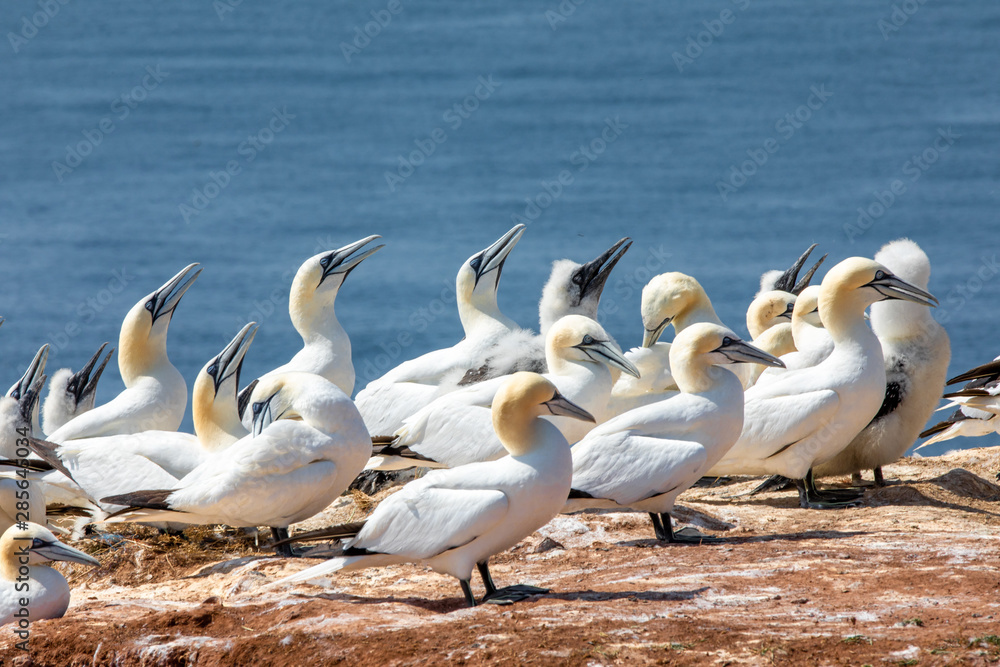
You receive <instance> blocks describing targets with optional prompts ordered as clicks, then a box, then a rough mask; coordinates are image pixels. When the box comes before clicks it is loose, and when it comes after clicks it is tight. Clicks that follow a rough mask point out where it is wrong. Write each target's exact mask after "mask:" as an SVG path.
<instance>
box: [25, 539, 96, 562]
mask: <svg viewBox="0 0 1000 667" xmlns="http://www.w3.org/2000/svg"><path fill="white" fill-rule="evenodd" d="M28 551H31V552H34V553H36V554H38V555H39V556H41V557H42V558H45V559H48V560H53V561H54V560H61V561H65V562H67V563H79V564H81V565H94V566H96V567H100V565H101V561H99V560H97V559H96V558H94V557H93V556H88V555H87V554H85V553H83V552H82V551H80V550H78V549H74V548H73V547H71V546H67V545H65V544H63V543H62V542H59V541H55V542H47V541H43V540H40V539H38V538H35V539H34V540H32V542H31V547H29V548H28Z"/></svg>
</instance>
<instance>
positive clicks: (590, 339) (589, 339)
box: [583, 334, 594, 345]
mask: <svg viewBox="0 0 1000 667" xmlns="http://www.w3.org/2000/svg"><path fill="white" fill-rule="evenodd" d="M593 343H594V339H593V337H591V335H590V334H585V335H584V336H583V344H584V345H593Z"/></svg>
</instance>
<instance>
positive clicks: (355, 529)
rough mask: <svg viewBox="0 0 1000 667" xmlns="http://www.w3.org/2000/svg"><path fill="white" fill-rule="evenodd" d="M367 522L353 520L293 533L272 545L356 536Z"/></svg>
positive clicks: (278, 545)
mask: <svg viewBox="0 0 1000 667" xmlns="http://www.w3.org/2000/svg"><path fill="white" fill-rule="evenodd" d="M366 523H367V520H365V521H353V522H351V523H342V524H340V525H339V526H330V527H329V528H320V529H319V530H311V531H309V532H308V533H299V534H298V535H292V536H290V537H286V538H285V539H283V540H278V541H277V542H274V543H272V544H271V547H272V548H273V547H280V546H283V545H285V544H293V543H296V542H318V541H320V540H329V539H346V538H349V537H354V536H355V535H357V534H358V533H360V532H361V529H362V528H364V527H365V524H366Z"/></svg>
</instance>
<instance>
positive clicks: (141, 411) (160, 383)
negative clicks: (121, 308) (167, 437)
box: [49, 264, 201, 442]
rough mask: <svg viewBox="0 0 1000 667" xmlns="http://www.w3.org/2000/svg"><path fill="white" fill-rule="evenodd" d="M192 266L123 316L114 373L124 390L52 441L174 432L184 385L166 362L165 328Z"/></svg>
mask: <svg viewBox="0 0 1000 667" xmlns="http://www.w3.org/2000/svg"><path fill="white" fill-rule="evenodd" d="M197 267H198V265H197V264H191V265H189V266H187V267H185V268H184V269H183V270H181V272H180V273H178V274H177V275H176V276H174V277H173V278H171V279H170V280H169V281H167V283H166V284H164V285H163V287H161V288H160V289H158V290H156V291H155V292H153V293H152V294H150V295H149V296H147V297H145V298H144V299H142V300H141V301H139V302H138V303H137V304H135V306H133V307H132V309H131V310H130V311H129V312H128V314H127V315H126V316H125V320H124V321H123V322H122V328H121V335H120V337H119V339H118V370H119V372H120V373H121V377H122V381H123V382H124V383H125V390H124V391H122V392H121V393H120V394H118V395H117V396H116V397H115V398H113V399H112V400H111V401H109V402H107V403H105V404H103V405H99V406H97V407H95V408H93V409H91V410H89V411H87V412H85V413H83V414H82V415H79V416H77V417H75V418H73V419H71V420H70V421H69V422H67V423H66V424H64V425H63V426H62V427H60V428H58V429H56V431H55V432H54V433H50V434H49V439H50V440H51V441H52V442H65V441H67V440H73V439H76V438H92V437H96V436H102V435H115V434H119V433H139V432H141V431H149V430H161V431H176V430H177V428H178V427H179V426H180V425H181V420H182V419H183V418H184V409H185V407H186V406H187V385H186V384H185V382H184V378H183V377H182V376H181V374H180V372H179V371H178V370H177V369H176V368H174V366H173V364H171V363H170V359H168V358H167V328H168V327H169V326H170V318H171V316H172V315H173V313H174V309H175V308H176V307H177V304H178V303H180V300H181V297H183V296H184V293H185V292H186V291H187V290H188V288H189V287H191V285H192V284H193V283H194V281H195V280H196V279H197V278H198V274H200V273H201V269H199V268H197Z"/></svg>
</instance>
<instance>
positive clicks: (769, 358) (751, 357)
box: [715, 336, 785, 368]
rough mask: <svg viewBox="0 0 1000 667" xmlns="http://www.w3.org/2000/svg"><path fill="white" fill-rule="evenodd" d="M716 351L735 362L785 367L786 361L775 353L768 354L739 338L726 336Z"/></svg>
mask: <svg viewBox="0 0 1000 667" xmlns="http://www.w3.org/2000/svg"><path fill="white" fill-rule="evenodd" d="M715 351H716V352H718V353H720V354H721V355H722V356H724V357H726V358H727V359H729V360H730V361H732V362H733V363H735V364H739V363H748V364H760V365H761V366H771V367H772V368H784V367H785V362H783V361H782V360H781V359H778V358H777V357H775V356H774V355H771V354H768V353H767V352H765V351H764V350H761V349H759V348H756V347H754V346H753V345H750V344H749V343H746V342H744V341H742V340H740V339H739V338H730V337H729V336H726V337H725V338H723V339H722V345H720V346H719V347H717V348H716V349H715Z"/></svg>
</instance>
